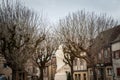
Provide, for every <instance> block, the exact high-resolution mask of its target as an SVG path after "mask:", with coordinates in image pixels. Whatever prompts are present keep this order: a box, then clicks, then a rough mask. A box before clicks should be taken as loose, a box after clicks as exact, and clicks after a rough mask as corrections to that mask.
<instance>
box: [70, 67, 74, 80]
mask: <svg viewBox="0 0 120 80" xmlns="http://www.w3.org/2000/svg"><path fill="white" fill-rule="evenodd" d="M73 73H74V71H73V66H71V80H74V79H73Z"/></svg>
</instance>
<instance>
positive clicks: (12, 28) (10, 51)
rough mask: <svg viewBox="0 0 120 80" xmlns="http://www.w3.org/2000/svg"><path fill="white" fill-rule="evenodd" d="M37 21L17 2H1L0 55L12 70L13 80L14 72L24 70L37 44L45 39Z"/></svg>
mask: <svg viewBox="0 0 120 80" xmlns="http://www.w3.org/2000/svg"><path fill="white" fill-rule="evenodd" d="M38 21H39V19H38V16H37V15H36V14H35V13H34V12H33V11H31V10H30V9H28V8H26V7H25V6H23V5H21V4H20V3H19V2H16V3H11V2H9V1H8V0H3V2H2V4H1V6H0V54H2V55H3V56H4V57H5V59H6V61H7V64H8V66H10V67H11V68H12V78H13V80H16V78H15V77H16V75H15V74H16V71H18V70H20V71H22V70H24V63H25V62H26V61H27V59H29V58H30V57H31V55H32V54H33V52H34V51H35V48H36V47H37V44H38V43H40V42H42V41H43V40H44V39H45V34H44V33H43V32H42V30H41V29H39V27H38V25H39V22H38ZM41 24H42V23H41Z"/></svg>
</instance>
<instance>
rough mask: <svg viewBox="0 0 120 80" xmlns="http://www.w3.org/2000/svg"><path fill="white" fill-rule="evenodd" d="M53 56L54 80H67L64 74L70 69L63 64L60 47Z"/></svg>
mask: <svg viewBox="0 0 120 80" xmlns="http://www.w3.org/2000/svg"><path fill="white" fill-rule="evenodd" d="M55 55H56V64H57V69H56V74H55V80H67V74H66V72H70V67H69V66H68V65H66V64H65V63H64V62H63V59H64V54H63V49H62V45H60V46H59V48H58V50H57V51H56V53H55Z"/></svg>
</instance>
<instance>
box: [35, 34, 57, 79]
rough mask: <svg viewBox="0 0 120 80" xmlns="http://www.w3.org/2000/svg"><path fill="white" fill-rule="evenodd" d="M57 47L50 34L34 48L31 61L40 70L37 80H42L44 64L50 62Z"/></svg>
mask: <svg viewBox="0 0 120 80" xmlns="http://www.w3.org/2000/svg"><path fill="white" fill-rule="evenodd" d="M57 47H58V45H57V44H56V40H55V38H54V37H53V36H52V34H50V33H49V34H48V33H47V34H46V38H45V40H44V41H42V42H41V43H40V44H39V45H38V46H37V48H36V52H35V53H34V56H33V60H34V61H35V62H36V63H37V65H38V67H39V70H40V77H39V80H44V79H43V78H44V72H43V71H44V69H45V68H46V64H47V63H48V62H49V61H50V60H51V58H52V55H53V54H55V51H56V49H57Z"/></svg>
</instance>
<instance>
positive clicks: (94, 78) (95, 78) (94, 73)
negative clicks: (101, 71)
mask: <svg viewBox="0 0 120 80" xmlns="http://www.w3.org/2000/svg"><path fill="white" fill-rule="evenodd" d="M93 80H97V74H96V71H95V67H93Z"/></svg>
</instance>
